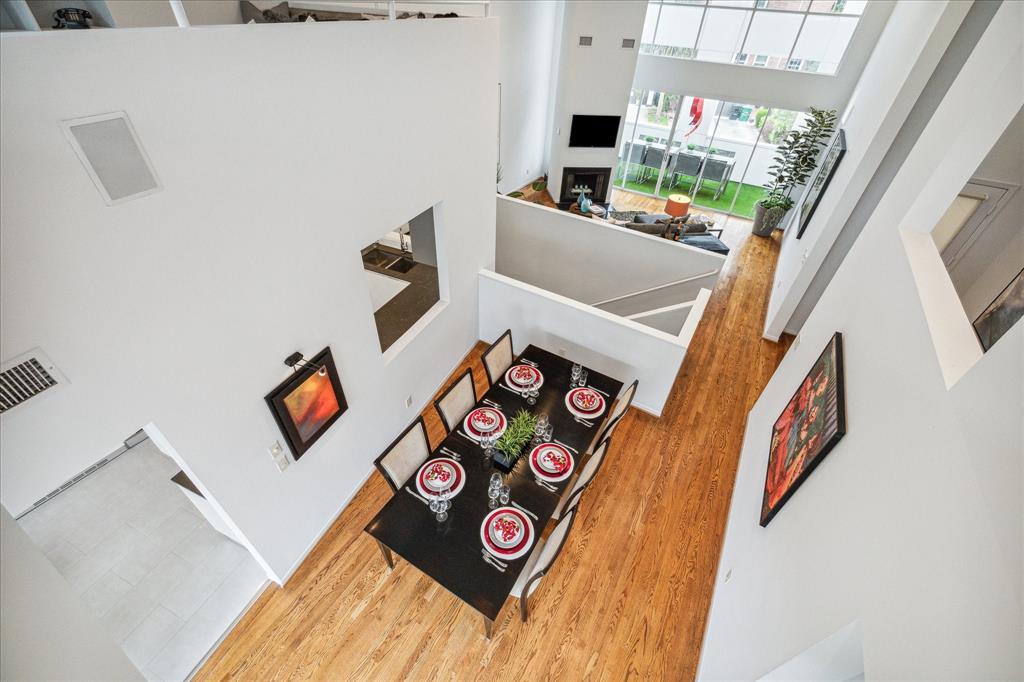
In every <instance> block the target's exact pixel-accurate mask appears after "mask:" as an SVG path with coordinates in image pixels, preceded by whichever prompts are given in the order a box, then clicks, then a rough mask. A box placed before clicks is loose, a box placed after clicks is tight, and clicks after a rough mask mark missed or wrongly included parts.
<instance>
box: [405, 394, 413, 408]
mask: <svg viewBox="0 0 1024 682" xmlns="http://www.w3.org/2000/svg"><path fill="white" fill-rule="evenodd" d="M405 406H406V407H412V396H411V395H410V396H406V398H405Z"/></svg>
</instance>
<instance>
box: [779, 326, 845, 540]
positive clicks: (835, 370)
mask: <svg viewBox="0 0 1024 682" xmlns="http://www.w3.org/2000/svg"><path fill="white" fill-rule="evenodd" d="M845 434H846V401H845V395H844V384H843V335H842V334H840V333H839V332H836V333H835V335H833V337H832V339H831V340H830V341H829V342H828V345H827V346H826V347H825V350H823V351H822V353H821V355H819V356H818V359H817V361H815V363H814V366H813V367H811V371H810V372H808V373H807V376H806V377H804V380H803V381H801V382H800V387H799V388H797V390H796V393H794V394H793V397H792V398H790V400H789V402H788V403H786V408H785V409H784V410H783V411H782V414H780V415H779V418H778V419H776V420H775V426H774V427H773V428H772V441H771V446H770V449H769V453H768V472H767V474H766V475H765V479H764V497H763V499H762V501H761V525H762V526H767V525H768V522H769V521H771V520H772V517H774V516H775V515H776V514H777V513H778V512H779V509H781V508H782V506H783V505H784V504H786V501H787V500H789V498H790V497H791V496H792V495H793V493H794V492H795V491H796V489H797V488H799V487H800V485H801V484H802V483H803V482H804V480H806V479H807V477H808V476H809V475H810V473H811V472H812V471H814V468H815V467H816V466H818V464H820V463H821V460H823V459H824V458H825V455H827V454H828V453H829V451H830V450H832V448H833V447H835V445H836V443H838V442H839V440H840V439H841V438H842V437H843V436H844V435H845Z"/></svg>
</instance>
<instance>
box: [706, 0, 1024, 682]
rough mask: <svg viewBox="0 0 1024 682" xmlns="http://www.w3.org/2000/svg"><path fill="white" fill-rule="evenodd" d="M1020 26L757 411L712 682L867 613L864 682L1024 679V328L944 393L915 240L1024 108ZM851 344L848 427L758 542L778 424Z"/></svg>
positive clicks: (933, 139)
mask: <svg viewBox="0 0 1024 682" xmlns="http://www.w3.org/2000/svg"><path fill="white" fill-rule="evenodd" d="M1022 20H1024V6H1022V5H1021V4H1019V3H1003V5H1002V6H1001V7H1000V8H999V10H998V13H997V15H996V17H995V19H994V20H993V21H992V23H991V24H990V26H989V28H988V29H987V30H986V32H985V33H984V35H983V36H982V38H981V40H980V41H979V42H978V43H977V46H976V48H975V49H974V52H973V53H972V55H971V56H970V58H969V60H968V61H967V62H966V64H965V66H964V69H963V71H962V72H961V74H960V75H959V76H958V77H957V79H956V80H955V82H954V83H953V86H952V87H951V88H950V90H949V92H948V93H947V95H946V96H945V98H944V99H943V100H942V101H941V104H940V105H939V106H938V107H937V109H936V110H935V114H934V116H933V117H932V119H931V121H930V122H929V124H928V125H927V127H926V129H925V130H924V131H923V133H922V135H921V137H920V139H919V140H918V142H917V143H916V144H915V145H914V147H913V148H912V149H911V150H910V152H909V154H908V155H907V158H906V163H905V165H904V167H903V168H902V169H901V170H900V171H899V173H897V175H896V176H895V178H894V180H893V183H892V186H891V188H890V189H889V191H887V192H886V193H885V195H884V196H883V197H882V199H881V200H880V201H879V203H878V207H877V209H876V210H875V212H874V214H873V215H872V216H871V218H870V219H869V221H868V222H867V224H866V225H865V227H864V230H863V231H862V232H861V235H860V237H859V239H858V240H857V241H856V242H855V243H854V245H853V248H852V249H851V250H850V252H849V254H848V255H847V257H846V259H845V260H844V261H843V263H842V264H841V265H840V267H839V269H838V271H837V272H836V275H835V277H834V278H833V279H832V281H831V282H830V284H829V285H828V286H827V287H826V289H825V291H824V294H823V295H822V297H821V299H820V301H819V302H818V304H817V306H816V307H815V308H814V310H813V311H812V313H811V315H810V316H809V317H808V319H807V322H806V323H805V325H804V327H803V330H802V331H801V333H800V336H799V337H798V341H797V342H794V345H793V346H792V347H791V348H790V350H789V353H788V354H787V355H786V357H785V358H783V360H782V363H781V364H780V365H779V368H778V370H777V371H776V373H775V375H774V376H773V377H772V379H771V380H770V381H769V383H768V385H767V386H766V387H765V390H764V392H763V393H762V394H761V396H760V398H759V399H758V402H757V403H756V404H755V406H754V408H753V409H752V410H751V412H750V415H749V419H748V422H747V429H746V437H745V440H744V444H743V449H742V452H741V454H740V463H739V469H738V471H737V476H736V484H735V488H734V491H733V496H732V505H731V509H730V512H729V521H728V526H727V530H726V536H725V544H724V547H723V551H722V555H721V559H720V563H719V570H718V578H717V580H716V589H715V594H714V598H713V602H712V608H711V613H710V617H709V621H708V625H707V629H706V635H705V643H704V648H703V652H702V661H701V667H700V675H699V676H700V678H701V679H705V680H718V679H729V680H749V679H754V678H757V677H759V676H760V675H762V674H764V673H765V672H767V671H769V670H772V669H773V668H775V667H776V666H777V665H779V664H780V663H782V662H784V661H786V660H788V659H790V658H791V657H793V656H794V655H795V654H797V653H799V652H801V651H803V650H805V649H807V648H808V647H810V646H811V645H813V644H814V643H816V642H819V641H821V640H822V639H824V638H825V637H827V636H828V635H830V634H831V633H833V632H835V631H836V630H838V629H839V628H841V627H843V626H844V625H846V624H848V623H850V622H852V621H854V620H858V619H859V620H860V621H861V625H862V628H863V651H864V673H865V678H866V679H869V680H871V679H878V680H888V679H1020V678H1021V677H1022V676H1024V659H1022V652H1024V648H1022V646H1021V643H1022V636H1024V613H1022V597H1024V575H1022V565H1024V554H1022V544H1024V507H1022V489H1024V458H1022V454H1024V391H1022V386H1024V323H1018V324H1017V325H1016V326H1015V327H1014V328H1013V329H1012V330H1011V331H1010V332H1009V333H1008V334H1007V335H1006V336H1004V337H1003V338H1002V339H1001V340H1000V341H999V342H998V343H997V344H995V346H994V347H993V348H992V349H991V350H990V351H989V352H988V353H986V354H985V355H984V357H983V358H981V360H980V361H979V362H978V363H977V364H976V365H975V366H974V367H973V368H971V369H970V370H969V371H968V372H967V373H966V374H965V375H964V376H963V377H962V378H961V379H960V381H958V382H957V383H956V384H955V385H954V386H953V387H952V388H950V389H948V390H947V388H946V386H945V382H944V381H943V376H942V372H941V371H940V367H939V363H938V361H937V359H936V355H935V352H934V350H933V340H932V338H931V334H930V332H929V327H928V324H927V321H926V319H925V315H924V312H923V310H922V306H921V302H920V298H919V295H918V292H917V290H916V285H915V282H914V277H913V274H912V272H911V268H910V264H909V263H908V259H907V254H906V252H905V251H904V248H903V245H902V244H901V239H900V234H901V232H902V231H906V230H913V229H919V230H920V229H930V226H931V225H934V223H935V221H936V220H937V219H938V217H939V216H940V215H941V214H942V212H943V211H944V210H945V207H946V206H947V205H948V203H949V201H950V200H951V199H952V197H953V196H954V195H955V194H956V193H957V192H958V191H960V189H961V188H962V187H963V184H964V182H965V181H966V180H967V179H968V177H969V176H970V174H971V173H972V172H973V170H974V168H975V167H976V166H977V165H978V163H979V162H980V161H981V160H982V159H983V158H984V156H985V154H986V153H987V152H988V150H989V149H990V148H991V146H992V145H993V144H994V143H995V141H996V140H997V138H998V137H999V134H1000V132H1001V131H1002V130H1003V128H1004V127H1005V126H1006V124H1007V123H1008V122H1009V120H1010V119H1011V118H1012V117H1013V115H1014V114H1015V113H1016V111H1017V109H1018V108H1019V107H1020V106H1021V103H1022V102H1024V77H1022V76H1024V73H1022V64H1024V60H1022V50H1021V37H1020V31H1019V27H1020V25H1021V22H1022ZM972 99H973V100H974V101H983V102H985V107H984V108H983V109H982V110H980V111H976V112H975V115H974V116H973V117H972V118H971V119H970V120H965V119H964V118H963V102H965V101H971V100H972ZM963 323H964V324H967V321H966V319H965V320H964V321H963ZM837 330H838V331H840V332H842V333H843V345H844V348H845V353H844V355H845V378H846V384H847V388H846V405H847V423H848V432H847V434H846V436H845V437H844V438H843V439H842V440H841V441H840V442H839V444H838V445H837V446H836V447H835V449H834V450H833V451H832V452H831V453H830V454H829V455H828V456H827V458H826V459H825V460H824V461H823V462H822V463H821V465H820V466H819V467H818V468H817V469H815V470H814V472H813V473H812V474H811V475H810V477H809V478H808V479H807V481H805V483H804V484H803V486H801V487H800V489H799V490H797V491H796V493H795V494H794V495H793V497H792V498H791V499H790V500H789V502H787V504H786V505H785V506H784V507H783V508H782V509H781V510H780V512H779V513H778V515H777V516H775V518H774V519H773V520H772V521H771V522H770V523H769V525H768V526H767V527H766V528H761V527H760V526H759V525H758V520H759V510H760V505H761V498H762V491H763V484H764V475H765V470H766V466H767V456H768V444H769V440H770V438H771V431H772V425H773V423H774V422H775V420H776V418H777V417H778V415H779V413H780V412H781V411H782V409H783V407H784V405H785V404H786V402H787V401H788V400H789V398H790V397H791V395H792V393H793V391H794V389H795V388H796V386H797V385H798V384H799V382H800V381H802V379H803V377H804V376H805V373H806V372H807V370H808V368H809V367H810V366H811V365H812V364H813V362H814V359H815V358H816V357H817V355H818V354H819V353H820V351H821V349H822V348H823V347H824V345H825V343H826V342H827V340H828V339H829V337H831V335H832V334H833V333H834V332H835V331H837ZM727 575H728V576H729V580H728V582H726V576H727Z"/></svg>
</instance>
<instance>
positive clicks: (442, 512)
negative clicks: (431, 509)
mask: <svg viewBox="0 0 1024 682" xmlns="http://www.w3.org/2000/svg"><path fill="white" fill-rule="evenodd" d="M451 491H452V489H451V488H445V489H444V490H442V491H441V499H440V500H438V511H437V522H438V523H441V522H443V521H445V520H446V519H447V518H448V510H449V509H451V508H452V502H451V500H450V499H449V498H450V497H451Z"/></svg>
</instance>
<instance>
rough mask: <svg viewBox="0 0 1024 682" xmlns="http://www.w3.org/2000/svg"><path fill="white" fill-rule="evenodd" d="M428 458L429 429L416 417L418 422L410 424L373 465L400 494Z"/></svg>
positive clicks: (421, 418)
mask: <svg viewBox="0 0 1024 682" xmlns="http://www.w3.org/2000/svg"><path fill="white" fill-rule="evenodd" d="M428 457H430V441H428V440H427V427H426V425H425V424H424V423H423V417H416V421H414V422H413V423H412V424H409V426H408V427H406V429H405V431H402V435H400V436H399V437H398V438H396V439H395V440H394V442H393V443H391V445H389V446H388V447H387V449H386V450H384V453H383V454H382V455H381V456H380V457H378V458H377V459H375V460H373V465H374V466H375V467H377V470H378V471H380V473H381V475H382V476H383V477H384V480H385V481H387V482H388V485H390V486H391V490H392V491H394V492H398V489H399V488H400V487H402V485H404V484H405V482H406V481H408V480H409V479H410V478H411V477H412V475H413V474H415V473H416V470H417V469H419V468H420V465H421V464H423V463H424V462H426V461H427V458H428Z"/></svg>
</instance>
